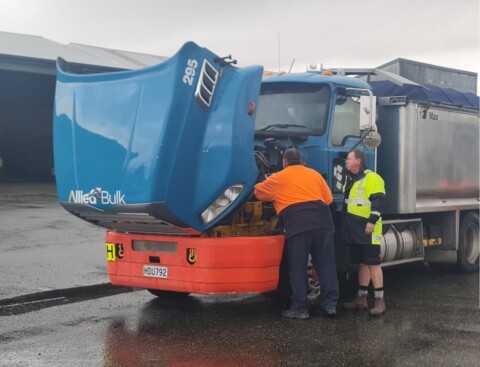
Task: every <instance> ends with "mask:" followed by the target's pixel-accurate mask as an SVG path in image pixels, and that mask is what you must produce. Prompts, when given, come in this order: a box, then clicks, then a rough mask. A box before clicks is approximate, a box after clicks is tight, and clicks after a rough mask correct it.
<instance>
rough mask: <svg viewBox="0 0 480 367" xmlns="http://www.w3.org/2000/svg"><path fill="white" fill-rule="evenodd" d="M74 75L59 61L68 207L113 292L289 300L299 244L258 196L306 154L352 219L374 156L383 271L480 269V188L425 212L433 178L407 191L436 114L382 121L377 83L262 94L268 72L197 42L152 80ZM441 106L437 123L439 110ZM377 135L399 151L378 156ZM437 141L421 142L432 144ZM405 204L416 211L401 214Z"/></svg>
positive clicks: (389, 106) (319, 81) (401, 111)
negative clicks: (287, 287) (382, 211)
mask: <svg viewBox="0 0 480 367" xmlns="http://www.w3.org/2000/svg"><path fill="white" fill-rule="evenodd" d="M66 69H68V64H67V63H65V62H64V61H62V60H60V61H59V63H58V77H57V87H56V98H55V113H54V158H55V169H56V179H57V190H58V196H59V200H60V203H61V204H62V206H63V207H64V208H65V209H66V210H68V211H69V212H70V213H72V214H74V215H76V216H78V217H80V218H82V219H84V220H87V221H89V222H91V223H94V224H96V225H100V226H103V227H105V228H107V235H106V241H105V242H106V243H105V246H106V256H107V260H108V261H107V263H108V273H109V277H110V279H111V281H112V283H113V284H116V285H123V286H134V287H139V288H145V289H149V290H150V291H151V292H152V293H154V294H157V295H160V294H165V292H167V293H168V292H179V293H183V294H186V293H191V292H193V293H229V292H267V291H272V290H275V289H276V288H277V285H278V278H279V266H280V261H281V258H282V251H283V242H284V237H283V235H282V233H281V232H280V231H279V229H278V225H277V221H278V218H277V217H276V214H275V212H274V210H273V207H272V206H271V204H270V203H261V202H259V201H256V200H255V197H254V196H253V195H252V192H253V186H254V185H255V183H256V182H258V181H261V180H263V179H264V178H265V177H266V176H267V175H269V174H271V173H273V172H276V171H278V170H279V169H281V154H282V152H283V150H284V149H286V148H288V147H291V146H295V147H297V148H298V149H299V150H300V151H301V153H302V157H303V160H304V161H305V164H306V165H307V166H309V167H311V168H314V169H316V170H317V171H319V172H320V173H321V174H323V175H324V176H325V177H326V179H327V182H328V183H329V185H330V187H331V189H332V192H333V194H334V198H335V207H332V210H333V213H334V216H337V214H339V213H340V211H341V208H342V205H343V204H342V200H343V194H342V192H341V188H342V185H343V181H344V178H345V173H346V171H345V162H344V158H345V157H346V154H347V153H348V151H350V150H351V149H353V148H359V149H362V150H364V151H365V152H366V155H367V161H368V166H369V168H371V169H374V170H377V168H379V169H380V171H381V170H382V169H383V170H384V171H383V172H380V174H382V175H385V176H386V183H387V198H389V200H390V203H391V204H390V208H391V209H390V212H389V213H387V216H386V219H387V220H386V221H385V223H386V225H385V229H384V236H383V240H382V245H381V246H382V247H381V249H382V255H381V256H382V260H383V265H385V266H386V265H391V264H397V263H404V262H410V261H423V260H424V259H425V258H426V257H427V258H428V256H429V253H430V255H431V256H432V257H431V259H432V260H433V261H432V262H436V263H458V257H457V254H459V253H460V255H461V256H463V257H462V259H461V261H463V262H466V264H467V266H466V267H465V269H464V270H475V269H478V249H477V248H478V234H477V235H476V236H475V234H474V233H475V231H474V229H475V228H476V229H477V232H478V178H477V181H476V182H475V180H473V181H472V179H471V176H468V180H469V185H470V187H471V190H470V192H469V194H468V195H467V196H468V197H464V198H462V200H463V201H454V203H451V201H450V197H448V195H447V196H444V197H443V198H438V197H437V196H438V195H437V194H438V192H436V194H435V195H433V196H432V195H430V196H429V197H430V198H434V199H435V200H437V201H438V200H440V201H441V200H444V201H447V202H448V205H439V203H438V202H437V201H435V203H434V204H432V205H430V206H428V210H425V209H424V208H425V207H424V206H422V205H427V204H421V205H420V206H419V205H416V204H415V203H416V202H417V200H418V202H421V203H425V202H424V201H422V200H423V196H422V195H423V194H422V193H423V191H421V190H419V188H420V187H423V186H424V184H425V182H426V181H425V180H426V179H427V178H426V176H425V177H424V176H421V178H420V179H417V181H416V186H415V187H410V191H405V189H406V188H408V182H414V181H415V180H414V179H413V178H412V177H411V175H414V174H418V170H419V167H420V169H423V167H424V165H422V164H423V163H422V164H421V163H418V158H419V157H418V155H417V154H418V153H417V152H422V153H421V154H422V155H425V156H422V157H421V158H422V159H428V158H429V157H428V147H423V148H419V147H416V148H415V149H413V148H412V147H411V146H410V145H408V144H407V142H408V141H409V139H410V138H411V137H414V136H415V133H416V132H420V133H421V134H427V133H428V131H427V130H428V126H429V125H428V124H426V123H423V121H421V120H418V121H417V120H413V117H414V116H413V115H414V114H416V113H417V110H418V109H420V111H423V110H424V109H425V107H424V106H425V103H424V102H422V103H416V102H415V101H414V100H410V99H409V97H407V96H405V95H404V96H401V97H396V98H400V99H396V100H395V101H397V102H396V103H394V102H392V103H386V102H385V101H384V100H382V101H380V98H379V106H378V119H377V118H376V117H375V116H376V113H377V106H376V102H375V97H373V93H376V92H378V90H376V89H375V86H374V85H373V83H372V84H369V83H367V82H366V81H364V80H361V79H358V78H352V77H347V76H341V75H322V74H319V73H302V74H286V75H278V76H274V77H270V78H265V79H264V80H263V81H262V73H263V69H262V68H261V67H259V66H253V67H248V68H237V67H234V66H233V65H232V62H231V60H229V59H228V58H220V57H218V56H217V55H215V54H213V53H212V52H210V51H209V50H207V49H204V48H200V47H199V46H197V45H196V44H194V43H192V42H189V43H187V44H185V45H184V46H183V47H182V48H181V49H180V50H179V51H178V52H177V54H175V55H174V56H173V57H171V58H170V59H169V60H167V61H166V62H164V63H162V64H159V65H156V66H152V67H149V68H145V69H141V70H135V71H122V72H115V73H106V74H90V75H77V74H72V73H69V72H67V71H65V70H66ZM372 85H373V86H374V87H373V88H372ZM385 93H387V92H385ZM385 95H387V94H382V93H380V94H378V96H379V97H380V96H381V98H385ZM401 98H403V99H401ZM476 98H477V100H476V101H477V105H476V109H475V106H473V108H471V109H467V110H466V109H464V108H460V109H459V108H458V107H456V108H457V110H456V112H457V115H459V116H462V119H465V121H466V124H468V126H470V130H471V131H470V133H469V135H468V136H469V139H470V140H471V141H472V142H473V143H474V144H475V142H476V144H477V145H476V146H477V147H478V97H476ZM398 101H403V102H402V103H398ZM418 106H420V107H418ZM422 106H423V107H422ZM422 108H423V109H422ZM428 108H429V109H430V110H431V111H433V108H434V106H433V104H432V105H429V106H428ZM439 108H443V109H447V110H448V109H449V108H450V109H451V108H452V107H451V106H450V107H446V106H442V107H439ZM412 111H413V112H412ZM449 111H450V110H449ZM450 112H451V111H450ZM475 114H476V115H475ZM395 116H396V117H395ZM418 116H420V114H419V115H418ZM418 116H415V118H418ZM427 116H428V114H427ZM442 116H443V115H442ZM449 116H456V115H455V114H454V113H450V114H449ZM465 116H467V117H465ZM474 116H477V125H476V126H475V124H474V123H472V121H473V120H472V118H473V119H474ZM420 118H421V116H420ZM442 118H443V117H442ZM462 121H464V120H462ZM420 123H423V125H424V126H426V127H427V130H422V129H423V128H421V127H420ZM454 123H455V121H452V122H446V123H445V124H446V125H448V126H450V125H452V124H454ZM461 123H463V122H461ZM382 130H383V131H382ZM378 131H380V134H381V135H382V136H384V137H385V138H384V139H386V140H387V142H388V143H387V144H381V145H380V147H379V148H378V149H376V146H377V145H378V143H379V141H380V136H379V134H378ZM439 131H440V133H441V134H444V133H447V134H448V131H447V130H445V131H443V130H439ZM422 136H423V135H422ZM422 136H421V137H420V138H417V139H420V140H418V141H417V142H416V144H425V142H426V141H427V142H428V141H430V140H427V139H426V138H422ZM470 140H469V141H470ZM406 144H407V145H406ZM436 149H437V148H436ZM457 150H458V149H457ZM454 152H455V150H454ZM454 154H455V153H454ZM462 154H463V153H462ZM456 158H457V157H456V156H455V157H454V158H452V159H456ZM415 161H417V163H416V166H415V167H416V170H417V172H416V171H414V170H413V169H412V167H413V166H412V164H414V162H415ZM405 162H407V163H408V164H409V165H408V166H406V165H405ZM464 171H465V170H464ZM467 171H468V169H467ZM398 174H401V175H402V177H401V178H399V177H397V175H398ZM477 176H478V174H477ZM409 177H410V178H409ZM449 177H450V176H446V177H445V181H444V184H445V182H446V183H447V186H448V185H450V183H449V182H450V181H449V180H450V178H449ZM409 180H411V181H409ZM390 186H391V187H392V194H391V195H389V187H390ZM444 186H445V185H444ZM448 187H450V186H448ZM472 188H473V189H472ZM406 193H410V196H406V197H405V199H406V200H407V202H406V203H404V200H403V199H402V197H404V196H403V195H405V194H406ZM452 199H453V198H452ZM412 200H413V201H412ZM398 202H401V203H403V204H404V206H405V205H407V206H408V208H407V209H405V207H402V209H401V210H400V209H399V208H397V207H395V205H396V203H398ZM412 203H413V205H414V206H413V207H412ZM443 204H445V202H443ZM464 218H467V219H468V221H467V222H468V223H467V224H465V220H464ZM384 219H385V218H384ZM442 225H443V226H445V228H447V230H446V231H443V232H442V230H441V226H442ZM465 226H466V229H465V228H464V227H465ZM475 226H476V227H475ZM437 227H439V228H440V230H439V229H438V228H437ZM462 231H463V232H462ZM459 238H460V239H461V241H463V243H460V244H459ZM337 242H338V241H337ZM462 245H463V246H462ZM427 247H429V248H428V249H427ZM462 249H463V250H462ZM337 252H338V253H341V244H337ZM462 254H463V255H462ZM453 255H455V256H453ZM339 268H341V265H340V267H339Z"/></svg>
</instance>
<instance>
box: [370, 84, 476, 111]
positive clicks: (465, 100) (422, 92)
mask: <svg viewBox="0 0 480 367" xmlns="http://www.w3.org/2000/svg"><path fill="white" fill-rule="evenodd" d="M370 85H371V86H372V88H373V90H374V94H375V95H376V96H377V97H388V96H407V97H408V98H409V99H411V100H414V101H422V102H428V103H437V104H446V105H450V106H457V107H463V108H471V109H475V110H478V109H479V97H478V96H476V95H475V94H473V93H463V92H459V91H456V90H454V89H451V88H439V87H435V86H433V85H430V84H425V85H423V86H422V85H418V84H417V85H414V84H403V85H401V86H400V85H397V84H395V83H393V82H391V81H387V80H382V81H372V82H370Z"/></svg>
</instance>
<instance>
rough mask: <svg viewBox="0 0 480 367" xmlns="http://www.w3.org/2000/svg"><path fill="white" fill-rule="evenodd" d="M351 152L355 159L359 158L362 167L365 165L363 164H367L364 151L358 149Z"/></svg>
mask: <svg viewBox="0 0 480 367" xmlns="http://www.w3.org/2000/svg"><path fill="white" fill-rule="evenodd" d="M352 152H353V155H354V156H355V158H356V159H360V164H361V165H362V167H365V165H366V164H367V159H366V158H365V153H364V152H362V151H361V150H358V149H355V150H352Z"/></svg>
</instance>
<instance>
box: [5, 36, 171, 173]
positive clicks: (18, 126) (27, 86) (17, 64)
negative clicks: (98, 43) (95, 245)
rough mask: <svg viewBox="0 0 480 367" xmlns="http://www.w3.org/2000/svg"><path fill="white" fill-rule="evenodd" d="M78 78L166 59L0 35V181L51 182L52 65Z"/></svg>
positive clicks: (135, 67) (53, 88) (40, 39)
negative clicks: (61, 64) (63, 63)
mask: <svg viewBox="0 0 480 367" xmlns="http://www.w3.org/2000/svg"><path fill="white" fill-rule="evenodd" d="M58 57H62V58H63V59H65V60H67V61H69V62H71V63H73V65H74V66H75V69H76V71H77V72H79V73H98V72H108V71H116V70H126V69H137V68H143V67H146V66H150V65H154V64H158V63H161V62H162V61H164V60H165V59H166V58H165V57H159V56H153V55H146V54H140V53H134V52H126V51H119V50H111V49H105V48H99V47H93V46H86V45H80V44H75V43H70V44H68V45H63V44H60V43H57V42H54V41H51V40H48V39H45V38H42V37H37V36H29V35H21V34H14V33H7V32H0V180H1V181H9V182H22V181H24V182H53V181H54V168H53V167H54V164H53V142H52V121H53V104H54V95H55V80H56V60H57V58H58Z"/></svg>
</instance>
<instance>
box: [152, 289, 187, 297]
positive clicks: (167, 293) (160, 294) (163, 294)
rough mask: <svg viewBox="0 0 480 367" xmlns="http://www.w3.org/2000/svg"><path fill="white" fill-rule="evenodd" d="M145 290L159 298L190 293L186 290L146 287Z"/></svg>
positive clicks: (182, 295)
mask: <svg viewBox="0 0 480 367" xmlns="http://www.w3.org/2000/svg"><path fill="white" fill-rule="evenodd" d="M147 291H149V292H150V293H151V294H153V295H154V296H157V297H160V298H181V297H186V296H188V295H189V294H190V293H187V292H173V291H162V290H160V289H147Z"/></svg>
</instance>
